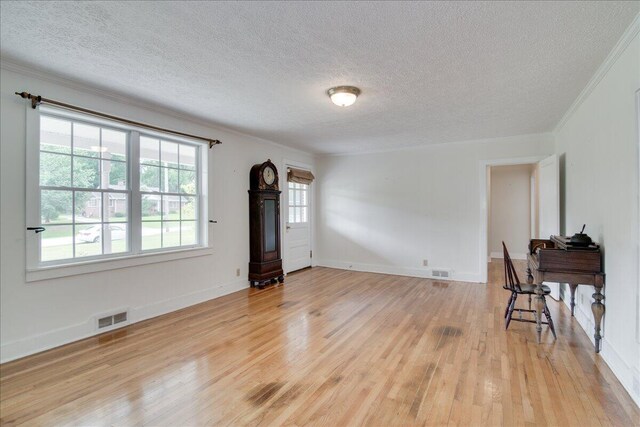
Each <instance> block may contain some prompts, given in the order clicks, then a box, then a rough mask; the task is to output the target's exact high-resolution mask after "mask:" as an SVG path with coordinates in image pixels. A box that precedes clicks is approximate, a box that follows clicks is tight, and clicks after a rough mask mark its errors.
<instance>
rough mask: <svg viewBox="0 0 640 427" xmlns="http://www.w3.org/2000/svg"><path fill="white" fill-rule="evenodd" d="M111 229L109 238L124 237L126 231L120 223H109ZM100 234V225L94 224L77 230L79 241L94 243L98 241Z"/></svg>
mask: <svg viewBox="0 0 640 427" xmlns="http://www.w3.org/2000/svg"><path fill="white" fill-rule="evenodd" d="M109 230H111V240H122V239H124V238H126V234H127V233H126V231H125V229H124V227H122V226H120V225H109ZM101 234H102V226H101V225H94V226H92V227H89V228H87V229H86V230H82V231H79V232H78V236H77V238H78V240H79V241H81V242H87V243H95V242H99V241H100V235H101Z"/></svg>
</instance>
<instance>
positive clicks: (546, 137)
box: [315, 132, 554, 158]
mask: <svg viewBox="0 0 640 427" xmlns="http://www.w3.org/2000/svg"><path fill="white" fill-rule="evenodd" d="M527 139H537V140H538V142H545V141H549V142H552V141H553V140H554V136H553V133H551V132H536V133H524V134H519V135H507V136H495V137H489V138H480V139H464V140H455V141H443V142H435V143H433V144H412V145H407V146H405V147H396V148H379V149H373V150H362V151H348V152H344V153H317V154H315V157H316V158H325V157H344V156H358V155H366V154H384V153H394V152H401V151H415V150H423V149H424V150H427V149H436V148H442V147H452V146H458V145H468V144H488V143H496V142H497V143H500V142H503V143H512V142H521V141H526V140H527Z"/></svg>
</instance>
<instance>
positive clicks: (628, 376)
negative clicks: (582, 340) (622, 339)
mask: <svg viewBox="0 0 640 427" xmlns="http://www.w3.org/2000/svg"><path fill="white" fill-rule="evenodd" d="M564 288H565V289H564V290H563V292H562V301H564V304H565V305H566V306H567V309H568V310H569V311H571V292H570V291H569V287H568V286H567V285H564ZM574 319H576V321H577V322H578V324H579V325H580V327H581V328H582V330H583V331H584V332H585V334H587V337H588V338H589V341H591V344H593V345H595V341H596V340H595V338H594V337H593V334H594V333H595V331H594V330H593V328H594V327H595V322H594V320H593V313H587V312H585V311H584V310H583V309H582V306H581V305H580V304H576V305H575V309H574ZM601 335H604V332H601ZM600 357H602V360H604V362H605V363H606V364H607V366H609V368H610V369H611V371H612V372H613V375H615V376H616V378H618V380H619V381H620V384H622V387H624V389H625V390H627V393H629V396H631V399H633V401H634V402H635V404H636V405H638V406H639V407H640V390H637V389H636V390H634V379H635V382H636V383H640V372H639V371H638V370H637V369H635V368H633V367H631V366H629V364H628V363H627V362H625V361H624V359H622V357H620V354H619V353H618V352H617V350H616V349H615V347H614V346H612V345H611V343H610V342H609V341H608V340H607V338H606V337H604V336H603V337H602V340H601V343H600Z"/></svg>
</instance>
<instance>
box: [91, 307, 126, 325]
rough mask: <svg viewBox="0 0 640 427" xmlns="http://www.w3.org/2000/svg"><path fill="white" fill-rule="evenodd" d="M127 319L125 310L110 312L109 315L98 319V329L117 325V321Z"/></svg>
mask: <svg viewBox="0 0 640 427" xmlns="http://www.w3.org/2000/svg"><path fill="white" fill-rule="evenodd" d="M126 321H127V312H126V311H123V312H122V313H116V314H112V315H111V316H105V317H101V318H100V319H98V329H102V328H107V327H109V326H113V325H117V324H118V323H122V322H126Z"/></svg>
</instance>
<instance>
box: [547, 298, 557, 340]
mask: <svg viewBox="0 0 640 427" xmlns="http://www.w3.org/2000/svg"><path fill="white" fill-rule="evenodd" d="M544 316H545V317H546V318H547V322H548V323H549V328H550V329H551V333H552V334H553V339H554V340H555V339H558V337H557V336H556V328H555V326H553V320H552V319H551V312H550V311H549V307H547V302H546V301H545V302H544Z"/></svg>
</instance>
